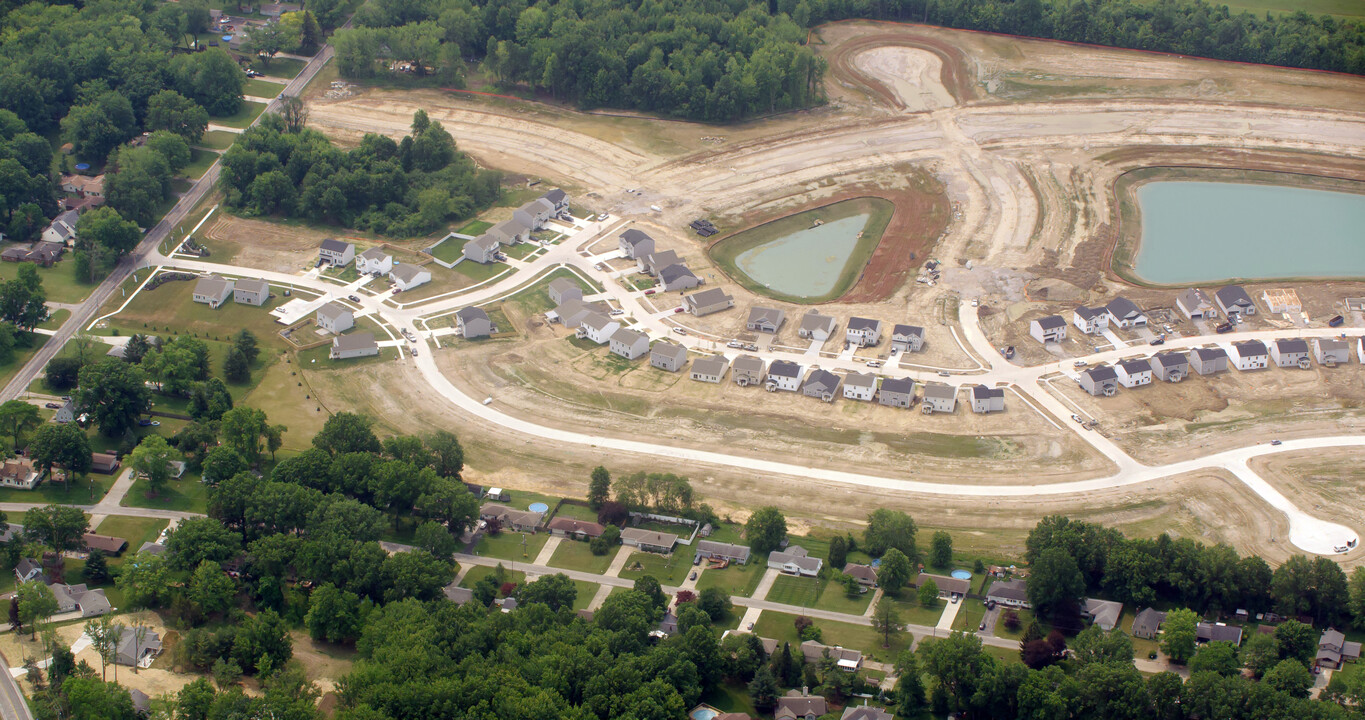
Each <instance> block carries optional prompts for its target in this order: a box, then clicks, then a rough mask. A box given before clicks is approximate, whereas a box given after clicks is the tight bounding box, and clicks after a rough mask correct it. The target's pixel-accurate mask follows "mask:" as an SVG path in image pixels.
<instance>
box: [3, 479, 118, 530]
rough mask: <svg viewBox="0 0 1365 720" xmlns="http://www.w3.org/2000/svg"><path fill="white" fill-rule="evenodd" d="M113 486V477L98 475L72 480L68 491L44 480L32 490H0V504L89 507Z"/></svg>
mask: <svg viewBox="0 0 1365 720" xmlns="http://www.w3.org/2000/svg"><path fill="white" fill-rule="evenodd" d="M113 484H114V476H113V475H101V474H99V473H90V477H89V479H87V480H72V481H71V489H70V490H65V489H63V488H62V483H60V482H55V483H54V482H50V481H46V480H44V481H43V482H42V483H39V485H38V487H36V488H34V489H32V490H19V489H17V488H0V502H29V503H43V504H50V503H59V504H62V505H89V504H91V503H95V502H99V499H100V498H102V497H104V494H105V493H107V492H109V486H111V485H113ZM20 514H22V513H20ZM11 519H12V520H13V519H15V518H11ZM16 522H20V523H22V522H23V521H22V520H16Z"/></svg>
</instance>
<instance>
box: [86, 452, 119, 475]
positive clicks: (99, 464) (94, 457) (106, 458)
mask: <svg viewBox="0 0 1365 720" xmlns="http://www.w3.org/2000/svg"><path fill="white" fill-rule="evenodd" d="M90 469H91V470H94V471H95V472H97V473H104V474H106V475H108V474H110V473H112V472H114V471H115V470H117V469H118V456H117V455H115V454H113V453H98V452H97V453H90Z"/></svg>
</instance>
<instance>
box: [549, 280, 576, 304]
mask: <svg viewBox="0 0 1365 720" xmlns="http://www.w3.org/2000/svg"><path fill="white" fill-rule="evenodd" d="M546 292H547V293H548V294H549V295H550V302H552V303H554V304H555V305H563V304H564V303H565V302H568V301H569V300H582V299H583V288H582V287H580V286H579V284H578V283H576V282H574V281H573V280H570V279H569V278H566V277H558V278H555V279H554V280H551V281H550V287H549V289H548V290H546Z"/></svg>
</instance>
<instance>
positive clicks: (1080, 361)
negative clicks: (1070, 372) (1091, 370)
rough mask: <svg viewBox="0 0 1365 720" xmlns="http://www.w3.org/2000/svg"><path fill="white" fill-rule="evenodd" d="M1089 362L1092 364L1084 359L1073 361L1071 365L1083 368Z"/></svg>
mask: <svg viewBox="0 0 1365 720" xmlns="http://www.w3.org/2000/svg"><path fill="white" fill-rule="evenodd" d="M1089 364H1090V363H1088V362H1086V361H1084V360H1077V361H1076V362H1074V363H1071V367H1078V368H1082V367H1085V366H1086V365H1089Z"/></svg>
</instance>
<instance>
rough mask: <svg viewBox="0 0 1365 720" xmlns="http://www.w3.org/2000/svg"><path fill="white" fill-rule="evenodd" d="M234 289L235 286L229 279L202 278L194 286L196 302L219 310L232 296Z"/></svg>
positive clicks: (216, 277) (212, 276)
mask: <svg viewBox="0 0 1365 720" xmlns="http://www.w3.org/2000/svg"><path fill="white" fill-rule="evenodd" d="M234 287H235V284H234V283H233V282H232V281H231V280H229V279H227V278H221V277H218V276H217V275H208V276H205V277H201V278H199V281H198V282H196V283H195V284H194V301H195V302H197V303H203V304H205V305H208V306H209V307H211V308H213V309H214V310H217V309H218V306H220V305H222V304H223V302H224V301H226V300H227V299H228V296H230V295H232V290H233V288H234Z"/></svg>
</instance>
